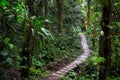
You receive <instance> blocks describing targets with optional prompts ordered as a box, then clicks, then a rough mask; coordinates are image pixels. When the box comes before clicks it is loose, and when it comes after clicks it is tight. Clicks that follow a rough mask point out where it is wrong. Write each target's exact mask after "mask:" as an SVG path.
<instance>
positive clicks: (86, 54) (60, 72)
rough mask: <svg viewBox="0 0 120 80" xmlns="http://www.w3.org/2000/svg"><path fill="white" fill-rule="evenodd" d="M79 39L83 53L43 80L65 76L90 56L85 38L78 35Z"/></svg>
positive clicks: (53, 79)
mask: <svg viewBox="0 0 120 80" xmlns="http://www.w3.org/2000/svg"><path fill="white" fill-rule="evenodd" d="M78 35H79V36H80V37H81V45H82V48H83V53H82V55H80V56H79V57H78V58H77V59H76V60H74V61H73V62H71V63H70V64H68V65H67V66H65V67H63V68H62V69H60V70H58V71H57V72H55V73H53V74H51V75H50V76H49V77H48V78H46V79H44V80H58V79H59V78H60V77H61V76H63V75H65V74H67V73H68V72H69V71H70V70H72V69H74V68H76V67H77V65H80V64H82V63H83V62H84V61H85V60H86V59H87V58H88V57H89V55H90V49H89V46H88V45H87V41H86V37H85V35H84V34H83V33H79V34H78Z"/></svg>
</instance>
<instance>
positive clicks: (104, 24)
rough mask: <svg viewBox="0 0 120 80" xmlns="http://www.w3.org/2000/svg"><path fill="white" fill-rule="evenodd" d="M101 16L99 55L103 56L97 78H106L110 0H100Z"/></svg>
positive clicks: (109, 43)
mask: <svg viewBox="0 0 120 80" xmlns="http://www.w3.org/2000/svg"><path fill="white" fill-rule="evenodd" d="M101 3H102V16H101V29H102V31H103V32H104V35H101V36H100V40H99V43H100V51H99V56H100V57H104V58H105V61H104V63H101V64H100V68H99V71H100V72H99V80H106V78H107V76H108V71H109V66H110V53H111V51H110V50H111V40H110V29H109V27H108V25H109V24H110V15H111V0H102V2H101Z"/></svg>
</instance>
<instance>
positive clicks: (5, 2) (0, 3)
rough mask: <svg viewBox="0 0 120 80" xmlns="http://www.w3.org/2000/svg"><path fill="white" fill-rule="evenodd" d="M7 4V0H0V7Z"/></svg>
mask: <svg viewBox="0 0 120 80" xmlns="http://www.w3.org/2000/svg"><path fill="white" fill-rule="evenodd" d="M9 5H10V3H9V2H8V1H7V0H1V1H0V6H1V7H2V8H5V7H6V6H9Z"/></svg>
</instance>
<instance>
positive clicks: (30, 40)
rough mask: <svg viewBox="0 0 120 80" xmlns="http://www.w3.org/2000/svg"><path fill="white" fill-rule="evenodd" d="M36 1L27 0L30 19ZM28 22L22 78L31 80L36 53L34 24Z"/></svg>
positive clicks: (22, 55)
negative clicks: (32, 64) (33, 56)
mask: <svg viewBox="0 0 120 80" xmlns="http://www.w3.org/2000/svg"><path fill="white" fill-rule="evenodd" d="M33 4H34V0H27V5H28V9H29V15H28V16H29V19H30V17H31V16H33V15H34V14H36V13H35V10H34V5H33ZM29 19H28V20H27V22H26V25H25V27H26V35H25V41H24V43H23V48H22V51H21V54H20V55H21V57H22V61H21V63H20V64H21V66H24V67H23V68H22V69H21V77H22V78H28V80H30V67H31V62H32V56H31V55H32V53H33V51H34V47H35V42H34V36H33V34H32V22H31V21H30V20H29Z"/></svg>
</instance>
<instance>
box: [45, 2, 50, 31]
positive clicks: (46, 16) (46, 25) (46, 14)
mask: <svg viewBox="0 0 120 80" xmlns="http://www.w3.org/2000/svg"><path fill="white" fill-rule="evenodd" d="M44 15H45V19H47V18H48V0H44ZM45 28H46V29H48V30H50V27H49V26H48V22H45Z"/></svg>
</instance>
